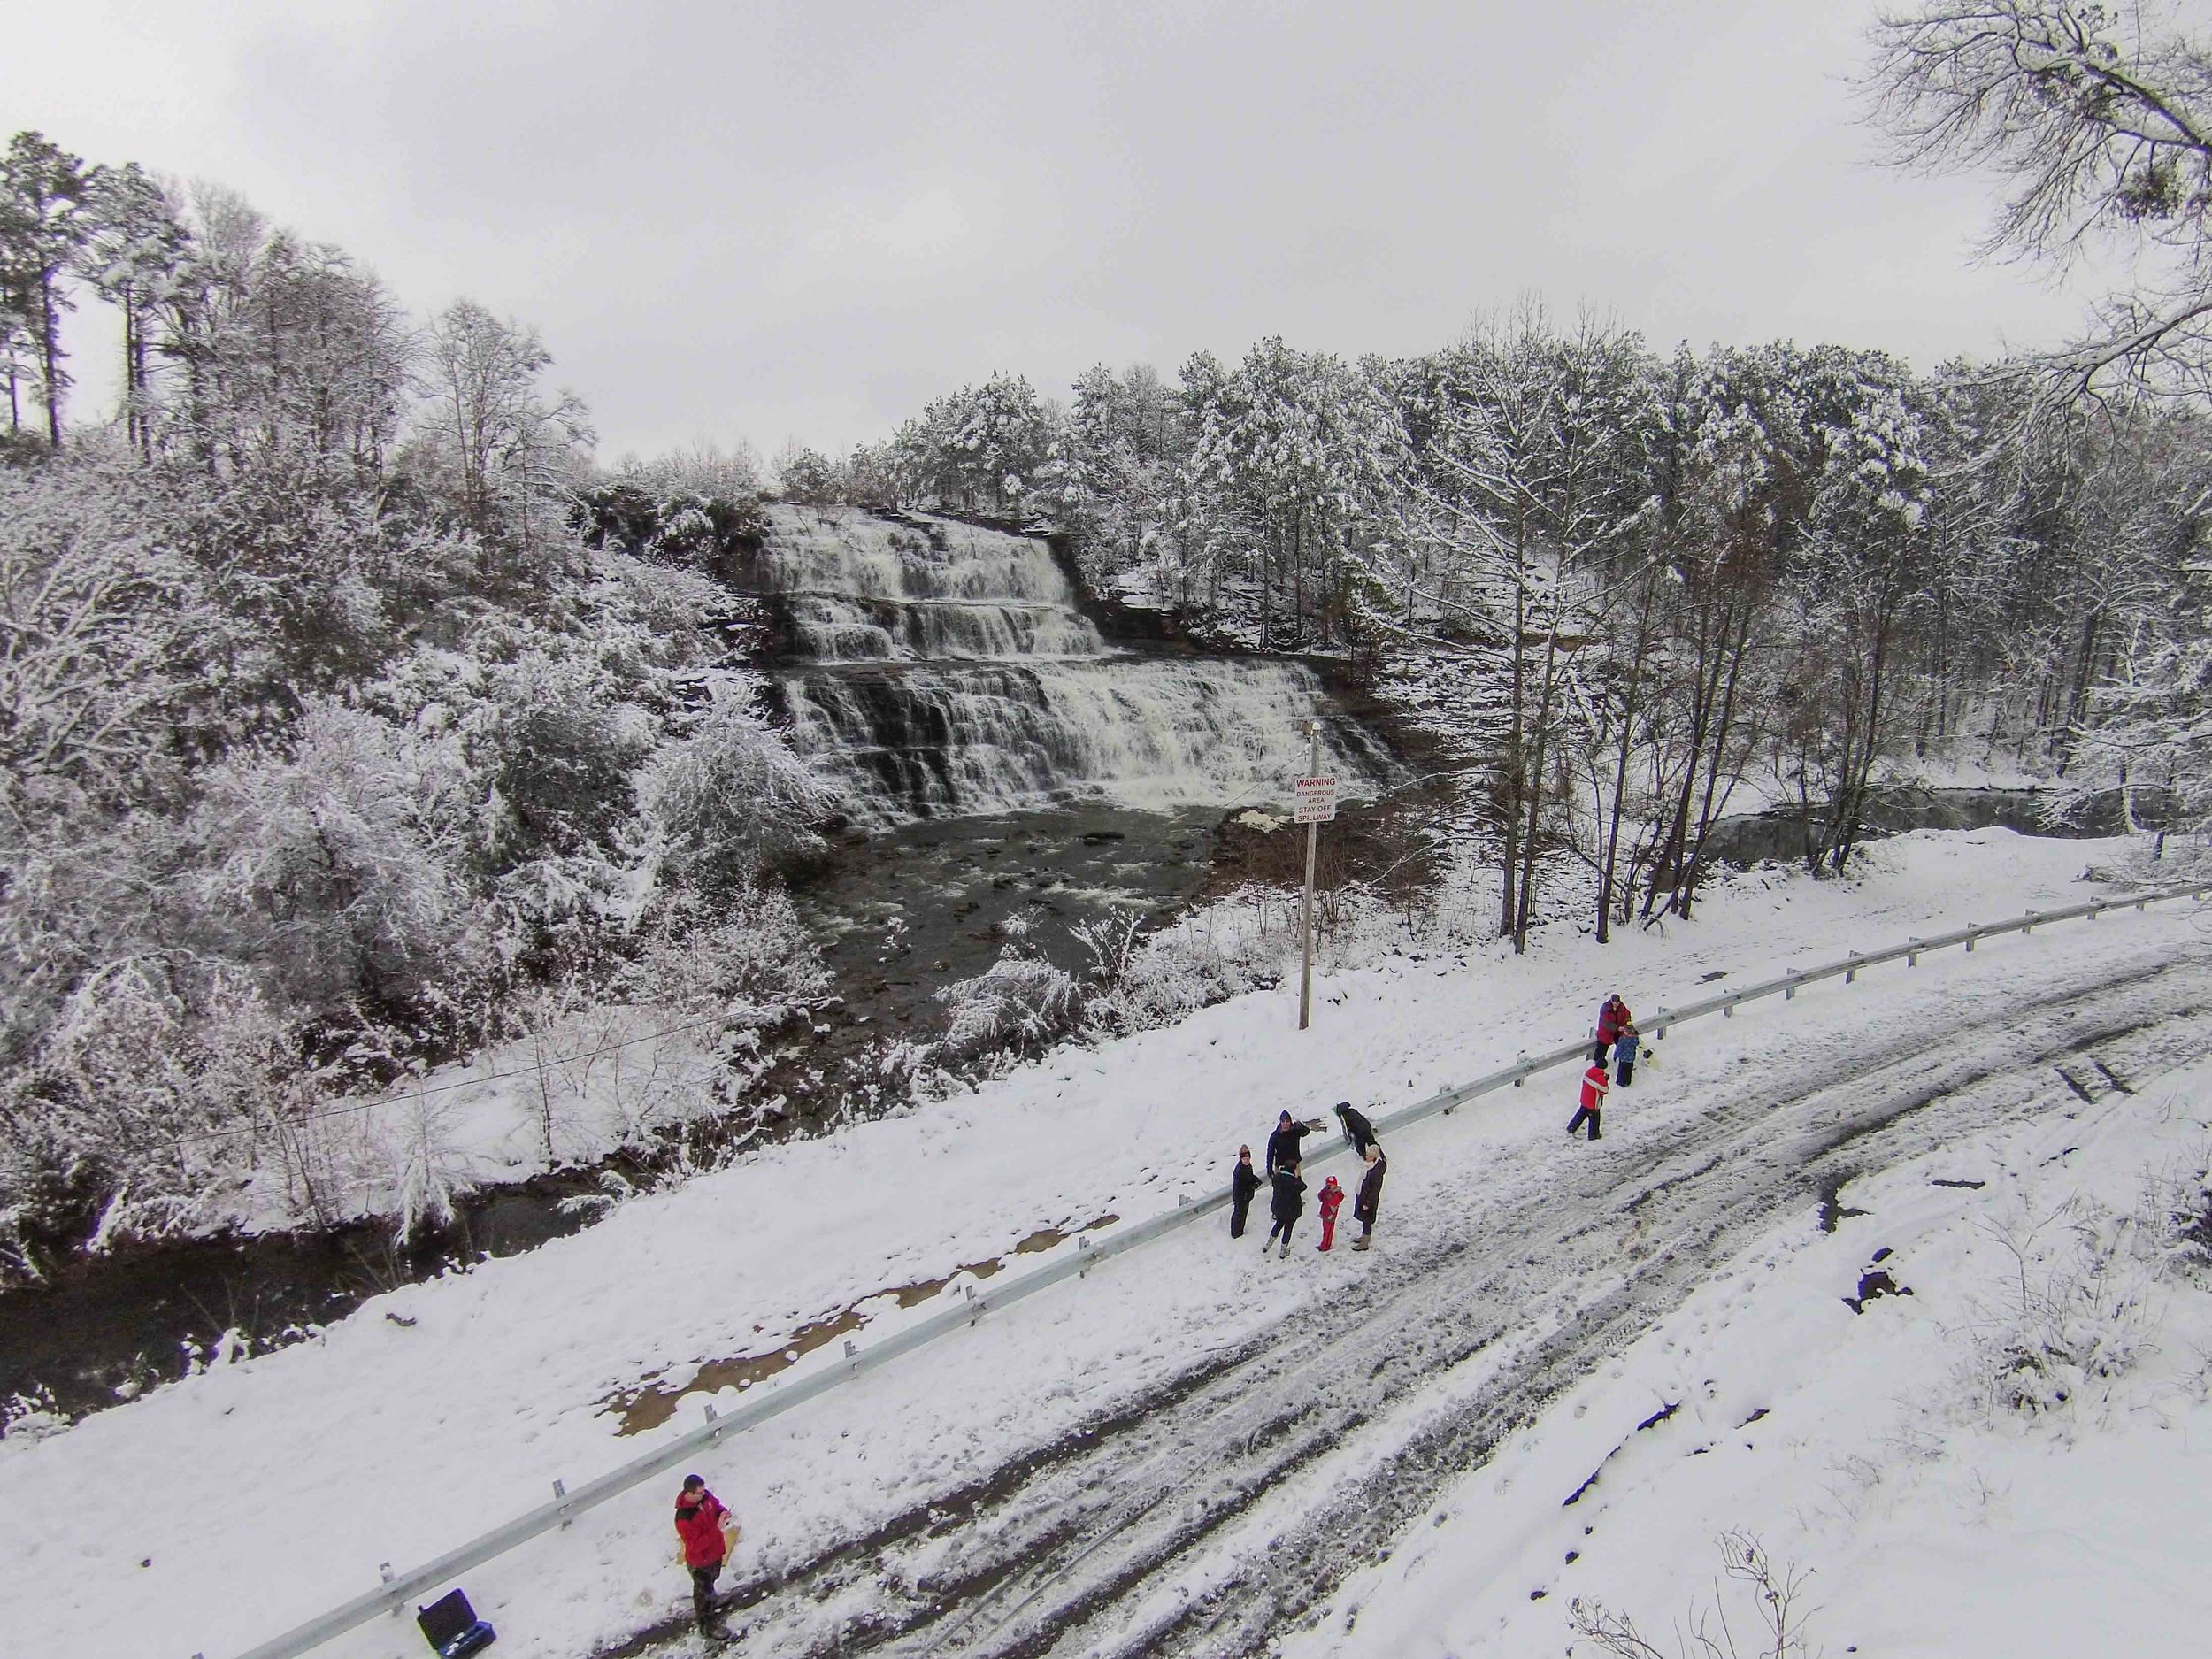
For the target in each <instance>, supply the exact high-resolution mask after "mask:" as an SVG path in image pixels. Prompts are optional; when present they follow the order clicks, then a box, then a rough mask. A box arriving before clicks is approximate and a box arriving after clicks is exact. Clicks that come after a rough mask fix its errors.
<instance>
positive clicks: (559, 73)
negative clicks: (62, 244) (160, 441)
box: [0, 0, 2081, 458]
mask: <svg viewBox="0 0 2212 1659" xmlns="http://www.w3.org/2000/svg"><path fill="white" fill-rule="evenodd" d="M1871 15H1872V6H1871V4H1864V5H1862V4H1858V0H1685V3H1682V4H1665V5H1656V4H1650V0H1553V4H1550V5H1548V6H1529V5H1525V4H1514V5H1507V4H1483V3H1482V0H1459V3H1457V4H1452V3H1449V0H1446V3H1441V4H1377V3H1374V0H1369V3H1368V4H1340V5H1338V4H1330V5H1323V4H1261V3H1259V0H1235V3H1230V4H1205V3H1201V0H1177V3H1173V4H1149V3H1148V0H1111V3H1110V4H1064V3H1061V0H1021V3H1019V4H936V3H934V0H890V3H883V4H858V3H854V4H838V3H837V0H803V3H801V4H762V3H760V0H715V3H713V4H708V3H706V0H687V3H681V4H653V3H652V0H620V3H616V0H517V3H515V4H469V3H468V0H427V3H426V0H373V3H370V0H313V4H298V3H297V0H281V3H277V0H231V3H230V4H223V5H210V4H202V3H201V0H71V4H66V5H50V6H46V7H43V8H41V11H40V12H39V13H38V14H35V15H32V16H18V17H16V18H15V19H13V20H12V23H11V25H10V29H9V40H10V49H11V50H10V53H9V55H10V57H11V58H12V60H13V62H12V71H13V73H11V74H10V75H9V77H8V79H9V81H10V83H11V84H10V86H9V88H8V92H7V101H6V103H5V104H4V105H0V119H4V121H5V123H6V125H7V127H8V128H9V130H13V129H15V128H19V127H40V128H42V129H43V130H44V131H45V132H46V133H47V134H48V135H49V136H50V137H51V138H53V139H55V140H56V141H57V142H60V143H62V144H64V145H65V146H66V147H68V148H70V149H72V150H75V151H77V152H78V153H80V154H81V155H83V156H85V157H87V158H88V159H89V160H95V161H106V162H120V161H125V160H137V161H139V162H141V163H142V164H144V165H146V166H148V167H150V168H151V169H153V170H154V171H156V172H158V173H167V174H175V175H181V176H184V177H188V178H207V179H213V180H220V181H222V182H224V183H226V184H229V185H231V186H233V187H234V188H237V189H239V190H241V191H242V192H243V193H244V194H245V195H246V196H248V197H249V198H250V199H251V200H252V201H253V202H254V203H255V204H257V206H259V207H260V208H261V209H262V210H263V211H265V212H266V213H268V214H269V215H270V216H271V217H273V219H277V220H279V221H280V222H282V223H284V224H287V225H289V226H291V227H294V228H296V230H298V231H300V232H301V233H303V234H306V235H308V236H310V237H312V238H316V239H319V240H324V241H329V242H337V243H339V244H340V245H342V246H343V247H345V248H346V249H348V250H349V251H351V252H352V253H354V254H355V255H357V257H360V258H361V259H363V260H364V261H365V262H366V263H367V264H369V265H372V266H373V267H374V268H375V269H376V270H377V271H378V272H380V273H381V274H382V275H383V276H384V278H385V279H386V280H388V282H389V283H390V284H391V285H392V286H393V288H395V289H396V291H397V292H398V293H399V295H400V296H401V297H402V298H403V299H404V300H405V301H406V302H407V303H409V304H410V305H411V306H413V307H415V308H416V309H417V310H419V311H425V312H426V311H431V310H434V309H435V308H437V307H439V306H441V305H442V304H444V303H446V302H447V301H449V300H450V299H452V298H453V297H455V296H460V295H468V296H473V297H475V298H477V299H479V300H480V301H482V302H483V303H486V304H488V305H489V306H490V307H492V308H493V309H494V310H495V311H501V312H503V313H511V314H512V315H514V316H517V317H519V318H522V319H526V320H528V321H530V322H533V323H535V324H536V325H537V326H539V327H540V329H541V331H542V332H543V334H544V337H545V341H546V343H547V345H548V346H549V348H550V349H551V350H552V352H553V354H554V357H555V358H556V363H557V377H558V379H559V380H561V381H562V382H563V383H564V384H565V385H568V386H570V387H572V388H574V389H575V390H576V391H578V392H580V394H581V395H582V396H584V398H585V399H586V400H587V401H588V403H590V405H591V407H592V410H593V411H594V414H595V418H596V420H597V423H598V426H599V428H600V431H601V434H602V449H601V452H602V454H603V456H604V457H609V458H611V457H614V456H616V455H618V454H620V453H621V452H623V451H624V450H629V449H636V450H650V449H657V448H660V447H664V446H666V445H670V444H673V443H679V442H687V441H688V440H690V439H693V438H696V437H708V438H714V439H717V440H719V441H722V442H729V441H731V440H733V439H744V440H747V441H749V442H752V443H754V444H756V445H757V447H759V448H760V449H762V451H763V452H764V453H766V454H772V453H773V451H774V450H775V449H777V448H778V447H779V446H780V444H781V443H782V442H784V441H785V440H786V439H787V438H790V437H797V438H801V439H803V440H804V441H806V442H810V443H813V444H815V445H817V446H818V447H822V448H826V449H842V448H844V447H846V446H849V445H850V444H851V443H853V442H856V441H859V440H862V439H874V438H878V437H880V436H882V435H884V434H887V432H888V431H889V430H890V428H891V427H893V426H895V425H896V424H897V422H898V421H899V420H900V419H903V418H904V417H905V416H907V415H909V414H911V413H913V412H914V411H916V410H917V409H918V407H919V405H920V404H921V403H922V402H923V401H924V400H925V399H926V398H928V397H930V396H934V395H936V394H938V393H940V392H942V391H944V390H947V389H949V388H952V387H955V386H957V385H960V384H963V383H965V382H969V381H973V380H981V379H983V378H984V377H985V376H986V375H987V374H989V373H991V372H992V371H994V370H1005V371H1008V372H1011V373H1025V374H1027V375H1028V376H1029V377H1030V378H1031V380H1033V381H1034V382H1035V383H1036V384H1037V386H1038V388H1039V389H1040V390H1041V391H1043V392H1045V393H1047V394H1048V395H1050V396H1065V395H1066V391H1067V386H1068V382H1069V381H1070V380H1071V378H1072V377H1073V376H1074V375H1075V374H1076V373H1079V372H1080V371H1081V370H1082V369H1083V368H1084V367H1085V366H1086V365H1089V364H1091V363H1093V362H1096V361H1099V360H1101V359H1103V360H1105V361H1107V362H1110V363H1113V364H1116V365H1120V364H1125V363H1128V362H1133V361H1138V360H1144V361H1148V362H1151V363H1153V364H1156V365H1158V366H1159V367H1160V369H1161V370H1162V371H1163V372H1164V373H1172V372H1173V371H1174V369H1175V368H1176V367H1177V365H1179V364H1180V363H1181V362H1182V361H1183V359H1184V358H1185V357H1187V356H1188V355H1189V354H1190V353H1191V352H1192V351H1193V350H1194V349H1199V348H1201V347H1205V348H1209V349H1212V350H1213V351H1215V352H1216V353H1217V354H1218V355H1220V356H1222V357H1226V358H1234V357H1238V356H1240V355H1241V354H1242V353H1243V351H1244V350H1245V349H1247V348H1248V346H1249V345H1250V344H1251V343H1252V342H1254V341H1255V340H1256V339H1258V338H1260V337H1262V336H1263V335H1266V334H1282V335H1283V336H1285V337H1286V339H1288V340H1289V341H1290V342H1292V343H1293V344H1294V345H1297V346H1301V347H1304V348H1308V349H1331V350H1335V351H1340V352H1343V353H1346V354H1348V355H1356V354H1358V353H1361V352H1365V351H1378V352H1383V353H1389V354H1405V353H1411V352H1417V351H1423V350H1427V349H1432V348H1433V347H1435V346H1438V345H1440V344H1442V343H1443V342H1446V341H1448V340H1449V339H1450V338H1451V337H1452V336H1454V335H1455V334H1457V333H1459V332H1460V331H1461V330H1462V329H1463V327H1464V326H1466V325H1467V323H1468V321H1469V320H1470V319H1471V318H1472V317H1473V316H1474V315H1475V314H1476V313H1478V312H1479V311H1483V310H1485V309H1487V308H1492V307H1497V306H1501V305H1503V304H1507V303H1510V302H1511V301H1512V300H1513V299H1514V298H1515V297H1516V296H1518V295H1521V294H1525V293H1532V294H1535V295H1539V296H1542V297H1543V298H1545V299H1546V300H1547V301H1548V303H1550V304H1551V305H1552V306H1553V308H1554V309H1555V311H1560V312H1563V313H1571V312H1572V311H1575V310H1576V309H1577V308H1578V307H1579V306H1582V305H1585V304H1587V305H1590V306H1594V307H1595V308H1597V309H1599V310H1601V311H1611V312H1612V313H1614V314H1615V315H1617V317H1618V318H1619V319H1621V320H1622V321H1623V322H1624V323H1626V324H1627V325H1629V326H1632V327H1634V328H1637V329H1639V330H1640V331H1641V332H1642V333H1643V334H1645V335H1646V336H1647V338H1648V339H1649V340H1650V341H1651V342H1653V343H1654V344H1655V345H1657V346H1659V347H1662V348H1667V347H1671V345H1672V344H1673V343H1674V342H1676V341H1678V340H1682V339H1687V340H1689V341H1691V342H1693V343H1695V344H1698V345H1704V344H1706V343H1709V342H1714V341H1724V342H1756V341H1762V340H1767V339H1771V338H1776V337H1787V338H1794V339H1796V340H1798V341H1800V342H1807V343H1809V342H1813V341H1816V340H1832V341H1837V342H1843V343H1847V344H1850V345H1855V346H1882V347H1886V348H1888V349H1892V350H1895V351H1899V352H1901V353H1902V354H1903V355H1905V356H1907V357H1909V358H1911V359H1912V360H1913V361H1914V362H1915V363H1916V364H1918V365H1921V366H1923V367H1926V366H1929V365H1932V364H1933V363H1934V362H1935V361H1937V360H1938V359H1939V358H1940V357H1945V356H1947V355H1949V354H1952V353H1955V352H1969V353H1978V354H1988V353H1991V352H1993V351H1995V350H1997V349H1999V348H2000V347H2001V344H2002V343H2003V342H2007V341H2009V342H2014V343H2016V344H2032V343H2040V342H2051V341H2054V340H2055V339H2056V338H2058V337H2059V336H2061V335H2062V334H2065V333H2067V332H2068V330H2069V328H2070V325H2071V323H2072V321H2073V319H2075V318H2076V317H2077V316H2078V314H2079V311H2080V310H2081V304H2080V301H2079V298H2078V296H2077V295H2075V294H2073V293H2071V292H2069V291H2067V290H2064V289H2061V288H2054V287H2052V286H2051V285H2050V283H2049V282H2048V281H2047V279H2045V278H2044V277H2043V276H2041V275H2040V274H2039V273H2035V272H2032V271H2029V270H2024V269H2021V268H2018V267H2016V266H2008V265H1975V264H1974V263H1973V262H1972V259H1971V253H1972V246H1973V242H1974V240H1975V236H1976V234H1977V233H1978V230H1979V228H1980V227H1981V226H1982V224H1983V223H1984V221H1985V217H1986V204H1987V195H1986V189H1987V187H1986V185H1985V183H1981V182H1977V181H1974V180H1944V181H1931V180H1924V179H1916V178H1912V177H1908V176H1904V175H1901V174H1899V173H1894V172H1892V171H1889V170H1887V169H1885V168H1882V167H1880V166H1878V165H1876V141H1875V138H1874V136H1873V134H1870V132H1868V131H1867V130H1866V129H1865V128H1864V127H1861V126H1859V125H1858V124H1857V123H1856V122H1855V119H1854V101H1853V95H1852V93H1851V91H1850V88H1849V87H1848V86H1847V82H1846V77H1847V75H1848V74H1849V73H1851V72H1852V71H1853V70H1854V69H1855V67H1856V65H1858V63H1859V62H1860V61H1861V58H1862V57H1863V44H1862V34H1863V29H1864V27H1865V26H1866V23H1867V21H1868V20H1869V19H1870V17H1871ZM85 304H86V309H87V313H88V319H89V318H90V317H91V315H92V314H93V313H95V312H96V311H98V310H99V309H100V308H99V307H98V306H97V304H96V302H94V301H92V300H90V299H89V298H88V299H87V300H86V302H85ZM84 346H85V352H84V355H85V356H86V357H87V358H88V359H90V358H91V357H93V356H94V355H95V351H96V350H97V355H98V356H99V357H101V358H102V359H104V357H106V355H107V353H106V350H105V347H104V335H100V336H97V337H95V336H93V335H91V334H89V333H87V334H86V337H85V339H84ZM103 367H104V362H103V364H101V365H95V364H94V363H93V362H91V361H89V360H88V361H87V362H86V363H85V364H83V365H81V368H82V373H83V379H84V381H85V393H86V396H85V402H86V403H87V404H88V405H104V404H105V403H107V401H108V400H109V398H110V397H111V381H112V376H111V375H108V374H105V373H102V372H101V369H102V368H103ZM82 412H83V413H85V414H90V413H92V412H93V409H92V408H91V407H88V408H87V409H85V410H84V411H82Z"/></svg>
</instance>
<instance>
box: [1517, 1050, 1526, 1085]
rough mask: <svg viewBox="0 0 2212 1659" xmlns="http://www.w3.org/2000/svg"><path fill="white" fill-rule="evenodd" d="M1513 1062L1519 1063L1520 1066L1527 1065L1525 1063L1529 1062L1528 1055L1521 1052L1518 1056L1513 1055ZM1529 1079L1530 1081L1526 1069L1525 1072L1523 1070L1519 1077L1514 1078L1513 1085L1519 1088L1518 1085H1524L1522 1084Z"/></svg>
mask: <svg viewBox="0 0 2212 1659" xmlns="http://www.w3.org/2000/svg"><path fill="white" fill-rule="evenodd" d="M1513 1064H1516V1065H1518V1066H1525V1065H1527V1064H1528V1056H1527V1055H1526V1054H1519V1055H1516V1056H1514V1057H1513ZM1527 1081H1528V1073H1527V1072H1526V1071H1523V1072H1522V1073H1521V1074H1520V1075H1519V1076H1518V1077H1517V1078H1515V1079H1513V1087H1515V1088H1518V1087H1521V1085H1522V1084H1524V1083H1525V1082H1527Z"/></svg>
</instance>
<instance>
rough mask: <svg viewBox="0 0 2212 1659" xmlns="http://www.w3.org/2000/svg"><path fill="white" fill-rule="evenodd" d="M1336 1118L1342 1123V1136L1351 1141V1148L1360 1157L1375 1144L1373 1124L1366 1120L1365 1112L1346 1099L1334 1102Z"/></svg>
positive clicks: (1365, 1154)
mask: <svg viewBox="0 0 2212 1659" xmlns="http://www.w3.org/2000/svg"><path fill="white" fill-rule="evenodd" d="M1336 1120H1337V1122H1339V1123H1340V1124H1341V1125H1344V1138H1345V1139H1346V1140H1347V1141H1350V1142H1351V1143H1352V1150H1353V1151H1354V1152H1356V1153H1357V1154H1358V1155H1359V1156H1361V1157H1365V1156H1367V1148H1370V1147H1371V1146H1373V1145H1374V1144H1375V1125H1372V1124H1371V1123H1369V1122H1368V1121H1367V1114H1366V1113H1365V1112H1363V1111H1361V1110H1359V1109H1358V1108H1357V1107H1356V1106H1354V1105H1353V1104H1352V1102H1349V1101H1348V1100H1340V1101H1339V1102H1337V1103H1336Z"/></svg>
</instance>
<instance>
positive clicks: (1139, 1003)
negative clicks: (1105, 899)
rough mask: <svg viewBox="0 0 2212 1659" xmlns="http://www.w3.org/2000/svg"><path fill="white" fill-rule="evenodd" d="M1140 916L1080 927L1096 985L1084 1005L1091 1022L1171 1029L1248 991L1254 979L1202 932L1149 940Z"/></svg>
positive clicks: (1112, 1027) (1113, 1027)
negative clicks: (1183, 1019)
mask: <svg viewBox="0 0 2212 1659" xmlns="http://www.w3.org/2000/svg"><path fill="white" fill-rule="evenodd" d="M1141 926H1142V924H1141V921H1140V920H1139V919H1138V918H1135V917H1128V916H1123V917H1105V918H1100V919H1098V920H1096V921H1092V922H1085V923H1081V924H1079V925H1078V926H1077V927H1076V929H1075V934H1076V938H1077V939H1078V940H1079V941H1080V942H1081V944H1082V946H1083V948H1084V949H1085V950H1086V952H1087V953H1088V955H1089V956H1090V962H1091V979H1092V981H1093V983H1094V986H1095V987H1096V988H1095V989H1094V991H1093V992H1092V994H1091V996H1090V998H1089V1000H1088V1002H1087V1003H1086V1005H1085V1010H1084V1011H1085V1014H1086V1016H1087V1018H1089V1020H1090V1021H1091V1022H1092V1023H1093V1024H1094V1025H1099V1026H1101V1027H1102V1028H1103V1029H1105V1030H1108V1031H1114V1032H1133V1031H1148V1030H1151V1029H1153V1028H1154V1027H1156V1026H1161V1025H1173V1024H1175V1022H1176V1021H1178V1020H1179V1019H1182V1018H1186V1017H1187V1016H1188V1015H1190V1014H1193V1013H1194V1012H1196V1011H1197V1010H1199V1009H1202V1008H1204V1007H1206V1006H1208V1005H1209V1004H1210V1003H1214V1002H1221V1001H1223V1000H1224V999H1225V998H1227V997H1231V996H1233V995H1236V994H1237V993H1238V992H1240V991H1242V990H1245V989H1248V988H1249V987H1250V986H1251V984H1252V979H1251V977H1250V975H1249V974H1248V972H1245V971H1244V970H1243V969H1242V968H1240V966H1239V965H1238V964H1235V963H1233V962H1232V961H1231V960H1230V959H1229V958H1228V957H1227V956H1225V955H1223V954H1222V952H1221V950H1220V949H1218V947H1217V944H1216V943H1215V941H1213V939H1212V938H1211V937H1210V936H1209V935H1207V934H1205V933H1167V934H1161V935H1157V936H1155V937H1153V938H1149V939H1148V938H1145V937H1144V936H1143V934H1142V933H1141Z"/></svg>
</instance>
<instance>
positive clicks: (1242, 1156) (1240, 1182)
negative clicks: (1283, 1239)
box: [1229, 1147, 1260, 1239]
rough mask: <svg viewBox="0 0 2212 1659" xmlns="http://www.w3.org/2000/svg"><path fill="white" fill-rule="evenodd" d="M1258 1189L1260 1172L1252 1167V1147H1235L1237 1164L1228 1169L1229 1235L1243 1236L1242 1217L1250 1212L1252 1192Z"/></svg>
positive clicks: (1237, 1237)
mask: <svg viewBox="0 0 2212 1659" xmlns="http://www.w3.org/2000/svg"><path fill="white" fill-rule="evenodd" d="M1259 1190H1260V1172H1259V1171H1257V1170H1256V1169H1254V1168H1253V1167H1252V1148H1250V1147H1239V1148H1237V1166H1236V1168H1235V1169H1233V1170H1232V1171H1229V1236H1230V1237H1231V1238H1233V1239H1241V1238H1242V1237H1243V1236H1244V1218H1245V1217H1247V1216H1248V1215H1250V1214H1251V1213H1252V1194H1255V1193H1256V1192H1258V1191H1259Z"/></svg>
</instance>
